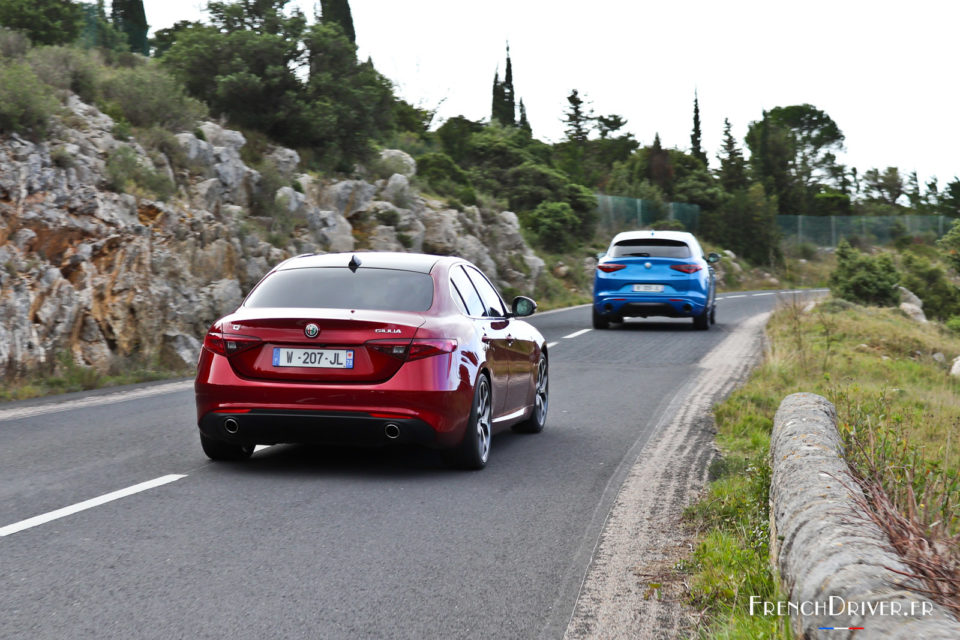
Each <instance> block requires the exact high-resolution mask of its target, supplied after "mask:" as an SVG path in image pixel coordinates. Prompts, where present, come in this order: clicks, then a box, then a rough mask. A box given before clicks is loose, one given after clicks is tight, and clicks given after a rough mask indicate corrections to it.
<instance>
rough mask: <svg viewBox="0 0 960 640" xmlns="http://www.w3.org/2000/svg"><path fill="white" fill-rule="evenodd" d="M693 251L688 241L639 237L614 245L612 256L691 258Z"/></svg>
mask: <svg viewBox="0 0 960 640" xmlns="http://www.w3.org/2000/svg"><path fill="white" fill-rule="evenodd" d="M692 255H693V253H692V252H691V251H690V247H688V246H687V244H686V243H684V242H680V241H679V240H664V239H655V238H639V239H636V240H623V241H622V242H618V243H617V244H615V245H613V250H612V252H611V257H613V258H627V257H631V256H635V257H638V258H689V257H690V256H692Z"/></svg>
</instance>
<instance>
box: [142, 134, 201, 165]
mask: <svg viewBox="0 0 960 640" xmlns="http://www.w3.org/2000/svg"><path fill="white" fill-rule="evenodd" d="M137 140H139V141H140V144H142V145H143V146H144V147H145V148H146V149H147V150H150V151H158V152H160V153H162V154H163V155H165V156H166V157H167V160H168V161H169V162H170V165H171V166H172V167H174V168H175V169H186V168H188V165H189V164H190V162H189V160H187V154H186V152H185V151H184V150H183V147H181V146H180V141H178V140H177V137H176V136H175V135H173V134H172V133H170V132H169V131H167V130H166V129H162V128H160V127H150V128H149V129H143V130H141V131H138V132H137Z"/></svg>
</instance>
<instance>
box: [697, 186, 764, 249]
mask: <svg viewBox="0 0 960 640" xmlns="http://www.w3.org/2000/svg"><path fill="white" fill-rule="evenodd" d="M701 230H702V231H701V232H702V233H703V235H704V237H706V238H709V239H710V240H713V241H714V242H717V243H719V244H722V245H723V246H725V247H728V248H730V249H731V250H732V251H734V252H736V253H737V254H738V255H742V256H743V257H744V258H746V259H747V260H749V261H750V262H752V263H753V264H766V265H771V266H772V265H776V264H779V263H780V262H781V261H782V255H781V253H780V246H779V245H780V243H779V239H780V238H779V230H778V228H777V204H776V199H775V198H771V197H769V196H768V195H767V193H766V191H765V190H764V188H763V185H762V184H760V183H754V184H752V185H750V187H748V188H746V189H737V190H736V191H734V192H733V193H732V194H730V196H729V197H728V198H726V199H725V200H724V201H723V203H722V204H721V206H720V207H719V208H718V209H717V210H716V211H706V212H703V213H702V214H701Z"/></svg>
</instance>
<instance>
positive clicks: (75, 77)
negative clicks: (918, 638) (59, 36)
mask: <svg viewBox="0 0 960 640" xmlns="http://www.w3.org/2000/svg"><path fill="white" fill-rule="evenodd" d="M27 62H28V63H29V64H30V67H31V68H32V69H33V72H34V73H36V74H37V77H38V78H39V79H40V80H42V81H43V82H45V83H46V84H48V85H50V86H51V87H53V88H55V89H59V90H60V91H61V92H66V91H73V92H74V93H75V94H77V96H79V97H80V99H81V100H83V101H84V102H94V101H95V100H96V98H97V93H98V82H99V74H100V69H101V67H102V66H103V65H102V62H101V61H100V60H99V58H98V56H97V54H96V53H95V52H93V51H91V50H84V49H78V48H76V47H68V46H53V47H39V48H37V49H33V50H31V51H30V52H29V53H28V54H27Z"/></svg>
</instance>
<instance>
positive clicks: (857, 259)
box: [830, 240, 900, 307]
mask: <svg viewBox="0 0 960 640" xmlns="http://www.w3.org/2000/svg"><path fill="white" fill-rule="evenodd" d="M899 281H900V274H899V273H898V272H897V268H896V266H894V264H893V259H892V258H891V257H890V254H887V253H882V254H880V255H878V256H871V255H868V254H864V253H861V252H860V251H857V250H856V249H854V248H853V247H851V246H850V243H848V242H847V241H846V240H842V241H841V242H840V244H839V245H838V246H837V268H836V269H835V270H834V271H833V273H831V274H830V291H831V293H833V295H834V296H836V297H838V298H842V299H843V300H848V301H850V302H855V303H857V304H871V305H877V306H881V307H883V306H894V305H896V304H897V303H898V302H899V298H900V294H899V292H898V291H897V289H896V286H897V283H898V282H899Z"/></svg>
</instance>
